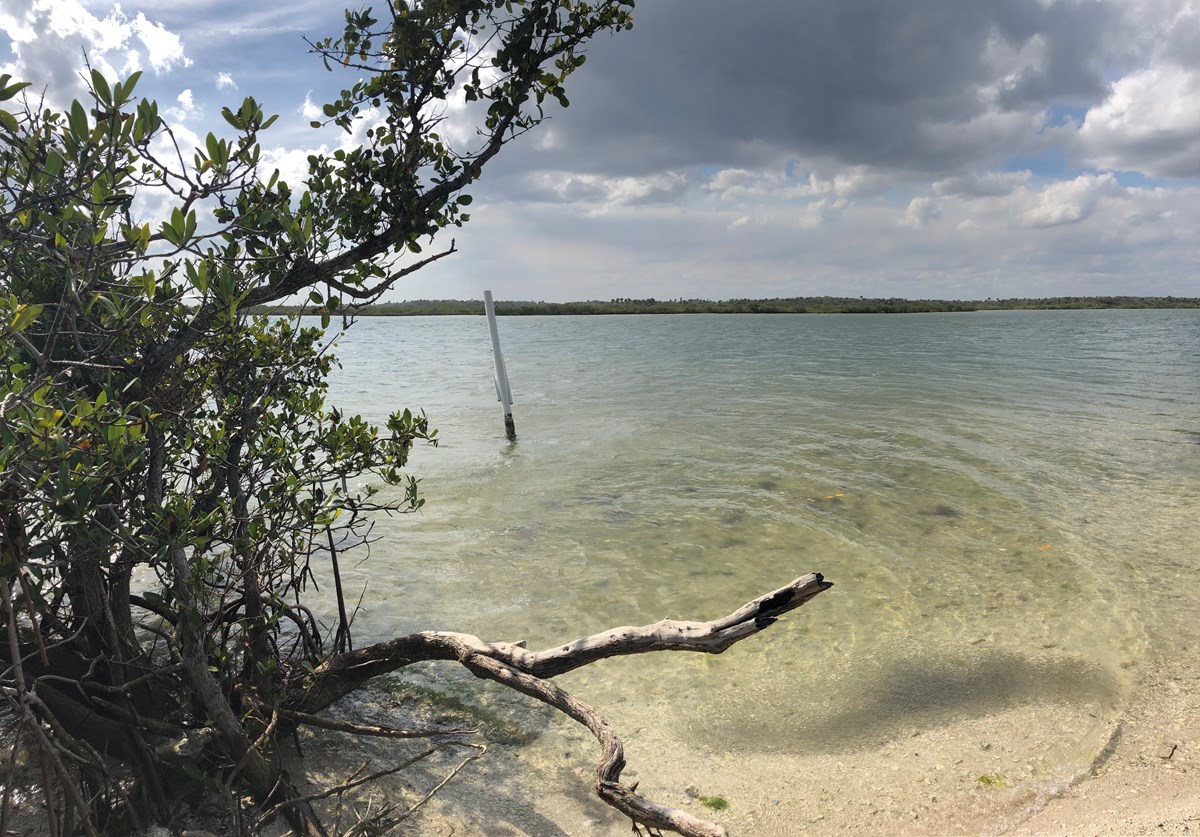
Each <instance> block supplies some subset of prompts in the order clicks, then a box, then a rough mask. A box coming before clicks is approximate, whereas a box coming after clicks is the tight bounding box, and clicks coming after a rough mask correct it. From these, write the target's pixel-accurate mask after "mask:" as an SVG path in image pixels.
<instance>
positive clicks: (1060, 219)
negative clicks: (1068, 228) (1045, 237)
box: [1019, 174, 1121, 227]
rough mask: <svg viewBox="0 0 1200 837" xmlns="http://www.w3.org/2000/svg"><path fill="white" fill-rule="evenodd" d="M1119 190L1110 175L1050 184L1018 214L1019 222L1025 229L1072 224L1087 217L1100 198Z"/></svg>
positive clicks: (1082, 177) (1082, 176)
mask: <svg viewBox="0 0 1200 837" xmlns="http://www.w3.org/2000/svg"><path fill="white" fill-rule="evenodd" d="M1120 191H1121V189H1120V187H1119V186H1118V185H1117V179H1116V178H1115V177H1113V176H1112V175H1111V174H1101V175H1093V174H1086V175H1080V176H1079V177H1077V178H1075V179H1074V180H1068V181H1063V182H1061V183H1051V184H1050V185H1048V186H1046V188H1044V189H1043V190H1042V191H1041V193H1040V194H1039V195H1038V197H1037V201H1036V203H1035V204H1034V205H1033V206H1031V207H1029V208H1028V209H1026V210H1025V211H1024V212H1022V213H1021V214H1020V216H1019V221H1020V223H1021V224H1023V225H1024V226H1027V227H1057V226H1060V225H1062V224H1076V223H1079V222H1080V221H1083V220H1084V219H1086V218H1089V217H1091V216H1092V214H1093V213H1095V212H1096V210H1097V208H1098V207H1099V206H1100V201H1101V199H1102V198H1103V197H1105V196H1106V195H1114V194H1118V193H1119V192H1120Z"/></svg>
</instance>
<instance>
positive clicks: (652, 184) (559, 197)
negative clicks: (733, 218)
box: [526, 171, 688, 209]
mask: <svg viewBox="0 0 1200 837" xmlns="http://www.w3.org/2000/svg"><path fill="white" fill-rule="evenodd" d="M526 182H527V185H528V186H529V187H530V188H531V189H532V191H533V196H534V197H535V199H540V200H546V199H549V200H553V201H559V202H564V203H587V204H594V205H597V206H595V207H594V208H598V209H603V208H604V207H608V206H633V205H638V204H651V203H673V202H675V201H677V200H678V199H680V198H681V197H682V196H683V195H684V193H685V192H687V189H688V179H687V177H686V176H684V175H683V174H680V173H678V172H664V173H662V174H656V175H651V176H648V177H603V176H601V175H594V174H567V173H565V172H547V171H543V172H536V173H534V174H532V175H530V176H529V177H528V178H527V181H526Z"/></svg>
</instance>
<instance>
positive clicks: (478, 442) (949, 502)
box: [331, 311, 1200, 833]
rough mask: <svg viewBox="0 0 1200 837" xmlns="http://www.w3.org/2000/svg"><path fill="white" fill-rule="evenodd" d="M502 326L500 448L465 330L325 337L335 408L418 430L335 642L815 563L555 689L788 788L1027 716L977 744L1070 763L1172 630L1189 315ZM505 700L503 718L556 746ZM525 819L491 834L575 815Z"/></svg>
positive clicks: (734, 597) (1192, 565) (633, 616)
mask: <svg viewBox="0 0 1200 837" xmlns="http://www.w3.org/2000/svg"><path fill="white" fill-rule="evenodd" d="M500 331H501V341H502V345H503V346H504V349H505V355H506V359H507V362H508V368H509V374H510V377H511V379H512V387H513V392H514V398H515V403H516V406H515V415H516V424H517V430H518V433H519V437H520V438H519V442H518V443H517V444H516V445H515V446H511V445H509V444H507V443H506V442H505V440H504V438H503V427H502V423H501V416H500V412H499V408H498V405H497V404H496V402H495V398H494V392H493V387H492V382H491V359H490V347H489V343H488V335H487V328H486V323H485V322H484V320H483V319H482V318H471V317H467V318H458V317H455V318H396V319H385V318H374V319H372V318H368V319H363V320H361V321H360V322H359V323H357V324H356V325H355V326H354V328H353V329H351V330H350V331H349V332H348V333H347V334H346V335H345V336H344V337H342V338H341V339H340V340H339V345H338V349H337V353H338V355H339V357H340V358H341V359H342V362H343V368H342V370H341V371H340V372H339V373H338V375H337V376H336V378H335V381H334V387H333V393H332V396H331V400H332V401H334V402H335V403H337V404H338V405H339V406H341V407H343V408H345V409H348V410H352V411H358V412H361V413H362V414H364V415H366V416H368V417H371V418H374V419H381V418H382V417H383V416H384V415H385V414H386V412H387V411H389V410H392V409H397V408H402V407H405V406H408V407H413V408H422V409H424V410H425V411H426V412H427V413H428V415H429V417H430V419H431V423H432V424H433V425H434V426H436V427H438V428H440V431H441V435H442V438H443V443H442V445H441V447H439V448H438V449H436V450H432V449H431V450H421V451H418V452H417V454H416V455H415V456H414V459H413V470H414V471H415V472H416V473H417V474H418V475H419V476H421V477H422V478H423V480H424V482H423V483H422V487H423V490H424V495H425V497H426V498H427V500H428V504H427V506H426V509H425V510H424V511H423V512H421V513H420V514H418V515H409V516H404V517H401V518H397V519H393V520H388V521H383V522H381V524H380V533H381V534H383V535H385V538H384V540H382V541H381V542H379V543H377V544H375V546H374V548H373V550H372V556H371V558H370V560H369V561H368V562H365V563H364V564H362V565H360V566H359V567H358V568H357V569H356V570H354V571H353V572H352V574H351V579H350V583H351V584H353V585H358V586H362V585H363V584H365V583H367V582H368V581H369V585H368V586H367V593H366V597H365V599H364V613H363V614H362V615H361V616H360V618H359V623H358V624H359V631H360V641H365V640H366V639H372V638H384V637H387V636H391V635H395V634H397V633H402V632H407V631H411V630H420V629H426V628H434V627H436V628H448V629H455V630H465V631H469V632H472V633H477V634H479V635H481V636H483V637H485V638H490V639H506V640H514V639H526V640H528V641H529V643H530V645H531V646H534V647H536V646H547V645H551V644H554V643H556V642H559V641H562V640H564V639H567V638H570V637H574V636H576V635H580V634H583V633H588V632H592V631H595V630H601V629H604V628H607V627H611V626H616V625H622V624H643V623H645V622H649V621H653V620H656V619H659V618H662V617H664V616H676V617H686V618H712V617H715V616H717V615H720V614H723V613H726V612H728V611H729V610H731V609H733V608H734V607H736V606H737V605H739V604H741V603H742V602H744V601H745V600H747V599H748V598H751V597H753V596H755V595H758V594H761V593H763V592H766V591H768V590H770V589H772V588H774V587H776V586H778V585H780V584H782V583H784V582H786V581H788V580H790V579H791V578H793V577H795V576H796V575H799V574H802V573H805V572H809V571H812V570H820V571H821V572H823V573H824V574H825V575H826V577H827V578H828V579H830V580H832V581H833V582H834V583H835V584H836V587H835V588H834V589H833V590H832V591H830V592H829V593H826V594H824V595H822V596H821V597H819V598H818V599H816V600H814V601H813V602H812V603H811V604H809V605H807V606H806V607H805V608H804V609H802V610H801V611H798V612H797V613H796V614H794V615H792V616H790V617H788V618H786V619H785V620H784V621H783V622H781V623H780V624H778V625H776V626H773V627H772V628H771V629H770V631H768V632H766V633H765V634H763V635H761V636H759V637H757V638H754V639H752V640H750V641H748V642H746V643H745V644H744V645H741V646H738V647H736V648H735V649H733V650H731V651H730V652H729V653H728V654H726V655H724V656H722V657H717V658H711V657H696V656H685V655H675V656H673V657H671V658H670V659H663V658H662V657H661V656H653V657H642V658H638V659H630V660H622V661H608V662H605V663H603V664H601V665H599V666H597V667H595V669H594V670H585V671H583V672H579V673H577V674H574V675H571V676H570V677H568V678H566V679H567V681H568V685H569V686H570V687H573V688H576V689H578V690H579V691H580V693H581V694H582V695H583V696H585V697H586V698H587V699H589V700H592V701H594V702H595V703H597V704H598V705H600V706H601V707H604V708H605V709H606V710H608V711H610V713H611V714H612V716H613V717H614V719H615V720H617V721H618V722H619V723H621V724H623V725H624V727H625V728H626V729H639V728H644V729H646V730H647V731H646V732H645V733H644V737H645V742H646V743H645V746H644V747H643V748H642V749H641V751H640V752H641V755H642V757H643V758H646V759H648V760H650V761H651V762H652V767H655V769H665V768H661V765H660V764H659V762H661V761H662V760H663V758H662V754H663V753H675V754H677V756H678V757H679V758H678V760H679V761H681V762H687V763H688V764H686V765H684V766H687V767H689V769H690V770H692V772H697V771H698V772H701V773H703V772H704V771H705V770H713V771H716V775H720V770H719V769H718V768H719V765H720V763H721V762H722V759H734V760H735V761H737V764H738V765H740V767H739V769H742V768H743V767H744V766H745V765H753V764H764V765H770V766H771V767H770V770H778V769H786V770H789V771H795V772H796V773H797V775H799V773H802V772H803V771H804V770H806V769H808V768H806V767H805V764H806V763H804V762H803V759H804V758H806V757H813V758H818V757H820V758H825V759H834V760H838V759H843V758H845V757H846V754H847V753H850V752H859V751H862V752H875V753H876V754H877V755H878V753H879V752H882V751H881V750H879V749H878V748H886V747H888V746H893V745H894V744H895V742H897V741H899V740H902V739H903V738H904V737H905V736H912V735H918V734H923V733H928V732H929V731H936V730H938V729H945V730H949V729H960V728H962V729H967V727H964V726H963V725H968V726H969V725H970V724H973V723H976V722H977V721H979V720H980V719H986V718H988V717H999V716H1001V715H1003V714H1004V713H1010V714H1011V713H1016V715H1020V713H1026V714H1028V713H1033V714H1030V715H1028V717H1029V718H1031V719H1032V721H1033V722H1034V723H1037V724H1042V722H1043V721H1044V722H1045V724H1046V725H1047V726H1048V727H1052V728H1040V729H1036V730H1029V731H1023V732H1022V733H1021V734H1022V735H1024V736H1026V737H1028V738H1029V744H1028V746H1023V747H1021V748H1018V747H1014V748H1012V752H1011V753H1010V754H1009V756H1001V755H1000V754H999V752H998V751H990V750H989V751H988V752H989V753H990V755H989V757H990V758H992V761H991V762H982V764H983V767H984V768H985V769H986V768H987V766H988V765H989V764H994V769H995V771H996V772H997V773H1003V774H1004V775H1005V776H1007V777H1010V780H1011V781H1019V782H1025V783H1036V782H1038V781H1041V780H1047V781H1048V780H1049V779H1051V778H1052V777H1055V776H1062V775H1065V774H1069V773H1071V771H1073V770H1077V769H1079V767H1080V766H1081V765H1086V764H1087V763H1088V762H1089V761H1090V760H1091V759H1092V758H1093V757H1094V756H1095V755H1096V753H1097V751H1098V749H1099V748H1101V747H1102V746H1103V745H1104V743H1105V741H1106V740H1107V739H1106V736H1107V735H1109V734H1110V732H1111V729H1112V724H1113V723H1115V721H1116V720H1118V719H1119V718H1120V715H1121V713H1122V711H1123V709H1124V707H1125V705H1126V704H1127V702H1128V700H1129V695H1130V690H1131V687H1132V684H1133V683H1134V682H1135V680H1136V677H1137V673H1138V672H1139V670H1140V667H1141V666H1142V665H1143V664H1144V663H1145V661H1146V660H1148V659H1150V658H1153V657H1155V655H1158V656H1160V657H1161V656H1163V655H1170V654H1172V653H1175V651H1176V650H1178V648H1180V647H1181V646H1180V645H1179V642H1180V638H1179V636H1178V627H1179V626H1180V625H1186V624H1194V623H1195V620H1196V617H1198V616H1200V614H1198V613H1197V610H1198V607H1197V603H1196V599H1195V597H1194V596H1192V595H1190V594H1189V593H1188V591H1189V590H1190V591H1192V592H1194V591H1195V589H1197V587H1196V584H1197V582H1200V569H1198V565H1200V559H1198V558H1197V556H1196V553H1195V550H1194V547H1193V545H1194V544H1195V543H1200V524H1198V523H1197V519H1198V515H1197V513H1196V511H1197V508H1198V507H1200V506H1198V502H1197V501H1198V500H1200V312H1196V311H1072V312H989V313H980V314H927V315H840V316H839V315H798V316H792V315H763V316H755V315H735V316H722V315H697V316H635V317H624V316H614V317H545V318H502V319H501V321H500ZM1164 613H1168V614H1170V615H1169V616H1164ZM431 683H432V681H430V683H426V684H425V686H424V688H437V687H436V686H435V685H431ZM401 687H402V684H401V685H398V686H397V688H401ZM463 688H464V689H465V688H466V686H465V685H464V686H463ZM472 699H476V698H472ZM492 699H495V700H499V701H501V702H502V703H503V702H504V701H506V700H508V699H507V698H486V700H492ZM478 700H481V701H482V700H485V698H478ZM513 712H514V717H516V716H517V715H519V714H520V713H519V708H518V705H516V704H514V706H513ZM1038 713H1042V714H1040V715H1039V714H1038ZM1016 715H1014V717H1016ZM1021 717H1025V716H1024V715H1022V716H1021ZM535 718H536V720H531V721H529V723H530V724H534V725H535V726H536V727H537V728H536V729H533V730H532V731H531V735H532V737H533V738H537V737H538V736H540V735H541V734H542V733H543V732H546V731H547V730H549V729H550V728H551V727H553V728H555V729H556V730H558V731H557V732H555V733H554V734H555V735H558V736H560V737H567V738H569V737H570V736H571V735H572V733H570V732H568V731H566V730H561V729H558V727H557V725H558V722H557V721H556V720H553V719H551V718H548V717H547V716H545V715H536V716H535ZM522 723H523V722H522ZM651 726H653V729H654V731H653V732H650V731H649V729H650V728H651ZM971 729H974V728H973V727H971ZM964 734H974V733H964ZM547 735H549V732H547ZM634 738H635V741H633V742H631V751H638V750H639V747H638V745H637V743H636V739H637V736H634ZM564 740H566V739H564ZM889 742H891V744H889ZM959 743H960V744H961V743H962V742H959ZM942 746H943V750H942V751H939V755H938V758H942V757H943V756H945V758H950V756H951V755H953V752H954V751H953V748H954V746H956V745H955V744H954V743H953V742H952V741H950V742H948V743H945V744H944V745H942ZM969 746H970V748H971V749H972V753H973V756H972V758H975V757H976V756H978V755H979V753H978V752H977V751H978V750H979V746H980V745H979V742H977V741H972V742H970V745H969ZM872 748H875V749H874V750H872ZM558 757H561V754H558ZM588 757H589V756H588V753H587V748H586V746H584V747H583V756H582V758H583V759H584V762H583V763H585V764H586V759H587V758H588ZM546 758H550V757H549V756H546ZM656 759H657V761H656ZM773 759H774V760H773ZM783 759H792V760H793V761H789V762H787V764H786V768H781V767H780V766H781V765H783V764H784V762H783V761H781V760H783ZM797 759H799V760H800V761H795V760H797ZM667 760H668V761H669V760H670V759H667ZM706 760H707V761H706ZM961 760H962V759H960V761H961ZM877 761H878V759H877ZM633 763H634V762H633V759H632V757H631V764H633ZM821 763H822V764H835V763H836V764H840V763H841V762H840V761H834V762H821ZM970 764H971V766H970V767H968V768H964V769H967V770H974V769H975V767H974V762H971V763H970ZM934 767H936V765H933V764H931V765H930V766H929V769H928V771H927V772H928V774H929V775H930V776H934V775H935V771H934ZM648 772H650V771H649V770H648ZM924 775H925V774H922V777H924ZM543 777H544V779H545V780H546V781H548V782H550V783H555V782H561V781H562V777H559V776H556V775H555V774H554V773H553V771H550V772H549V773H547V772H546V771H543ZM568 778H570V777H568ZM922 780H923V781H924V779H922ZM576 781H578V780H576ZM664 781H666V780H664ZM771 781H772V777H770V776H766V777H763V778H762V781H760V782H757V783H752V784H754V785H755V786H756V787H757V785H769V784H770V783H771ZM795 781H796V782H801V781H802V780H801V779H796V780H795ZM813 781H816V780H815V779H814V780H813ZM931 781H932V780H931ZM776 784H778V783H776ZM667 785H669V782H668V783H667ZM813 787H816V786H815V785H812V786H809V785H803V786H801V785H796V787H795V788H794V789H793V791H791V792H795V793H797V794H799V793H802V792H803V793H812V792H815V791H813V790H812V788H813ZM668 790H670V788H668ZM744 790H745V793H744V796H745V799H744V800H734V803H735V805H734V807H733V808H732V809H731V811H732V812H733V813H732V814H731V816H735V819H736V817H742V818H743V819H742V820H739V821H740V822H743V823H744V824H751V823H758V826H759V827H761V828H764V829H765V831H764V833H767V832H770V830H771V828H770V826H769V822H770V815H769V813H767V812H766V809H765V808H762V806H770V805H771V804H774V805H780V804H781V803H780V800H779V799H778V798H777V797H778V796H779V795H780V794H779V793H778V792H777V793H776V798H774V799H773V802H772V800H771V799H768V797H770V796H771V792H770V791H766V790H764V791H762V792H761V793H759V792H757V791H754V790H753V789H752V788H746V789H744ZM788 792H789V791H787V790H784V791H783V792H782V793H784V794H786V793H788ZM756 794H757V795H756ZM763 794H765V795H763ZM760 796H762V798H761V799H760V798H759V797H760ZM667 801H673V802H674V803H676V804H678V803H679V801H680V800H679V799H678V798H676V799H674V800H667ZM572 804H576V803H572ZM577 804H578V805H579V806H581V810H584V811H585V813H584V814H580V816H583V817H587V816H600V817H601V820H602V819H603V817H602V816H601V815H596V814H595V811H593V810H589V809H588V805H589V804H590V803H589V801H588V800H586V799H580V800H578V801H577ZM784 805H785V807H786V799H785V800H784ZM739 806H740V808H739ZM755 806H759V807H758V808H755ZM752 809H753V810H752ZM514 816H515V815H514ZM563 816H566V815H563ZM510 819H512V817H510ZM518 819H519V817H518ZM538 822H539V823H541V824H540V825H530V824H529V823H528V822H526V823H525V825H523V826H520V825H519V824H517V825H514V828H518V830H520V829H521V828H524V829H526V830H532V831H539V830H543V831H544V830H546V829H550V830H549V831H547V832H546V833H560V832H556V831H554V828H561V829H563V830H564V832H565V833H578V829H580V828H582V826H580V825H579V822H582V821H573V820H568V821H566V822H568V823H570V822H574V823H575V825H570V824H566V825H563V824H561V822H560V824H559V825H556V826H554V828H551V827H550V826H549V825H547V824H546V823H545V822H542V821H541V820H539V821H538ZM556 822H558V821H557V820H556Z"/></svg>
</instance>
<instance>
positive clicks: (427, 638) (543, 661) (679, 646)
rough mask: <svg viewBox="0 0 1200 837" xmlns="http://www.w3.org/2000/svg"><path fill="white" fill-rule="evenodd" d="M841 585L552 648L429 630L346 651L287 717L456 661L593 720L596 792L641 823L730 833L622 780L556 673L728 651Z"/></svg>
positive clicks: (778, 594)
mask: <svg viewBox="0 0 1200 837" xmlns="http://www.w3.org/2000/svg"><path fill="white" fill-rule="evenodd" d="M832 586H833V585H832V584H831V583H830V582H828V581H825V579H824V578H823V577H822V576H821V574H820V573H811V574H809V575H806V576H801V577H800V578H797V579H796V580H795V581H793V582H791V583H790V584H787V585H784V586H783V587H780V588H779V589H778V590H775V591H773V592H771V593H767V594H766V595H764V596H759V597H758V598H757V599H754V600H753V601H751V602H747V603H746V604H745V605H743V606H742V607H740V608H738V609H737V610H735V611H734V612H733V613H731V614H729V615H728V616H725V617H723V618H721V619H714V620H712V621H709V622H688V621H677V620H672V619H664V620H662V621H660V622H655V623H654V624H652V625H644V626H642V627H637V628H635V627H622V628H613V629H612V630H609V631H604V632H603V633H598V634H593V635H591V636H587V637H583V638H581V639H577V640H575V641H573V642H569V643H566V644H565V645H559V646H555V647H553V648H549V649H547V650H545V651H529V650H527V649H526V648H525V647H524V643H519V642H518V643H510V642H484V641H483V640H481V639H479V638H478V637H476V636H472V635H470V634H461V633H450V632H445V631H425V632H422V633H417V634H411V635H409V636H405V637H399V638H397V639H393V640H389V641H387V642H381V643H378V644H375V645H371V646H367V647H366V648H360V649H357V650H354V651H350V652H347V653H344V654H339V655H337V656H336V657H333V658H331V659H329V660H327V661H326V662H325V663H323V664H322V665H320V666H318V667H317V668H316V669H315V670H314V671H313V672H312V673H311V674H310V675H308V676H307V678H306V680H305V681H304V683H303V688H302V689H301V690H299V691H298V693H297V698H296V700H295V701H294V703H293V705H291V706H289V707H288V710H287V712H286V713H285V714H290V715H291V717H293V718H297V719H301V722H303V720H302V719H303V717H304V716H306V715H307V714H309V713H315V712H318V711H320V710H321V709H324V708H325V707H327V706H328V705H329V704H331V703H333V701H335V700H337V699H338V698H339V697H341V696H343V695H345V694H348V693H350V692H352V691H354V690H355V689H356V688H358V687H359V686H360V685H362V684H363V683H364V682H366V681H367V680H369V679H371V678H372V677H375V676H377V675H380V674H383V673H386V672H389V671H395V670H396V669H398V668H402V667H404V666H407V665H410V664H412V663H415V662H422V661H426V660H453V661H457V662H459V663H461V664H462V665H464V666H465V667H466V668H468V669H469V670H470V671H471V672H473V673H474V674H476V675H477V676H479V677H486V678H488V679H490V680H495V681H496V682H498V683H502V684H504V685H506V686H508V687H510V688H512V689H515V690H517V691H519V692H521V693H523V694H526V695H529V696H530V697H533V698H536V699H537V700H540V701H542V702H543V703H546V704H548V705H550V706H553V707H554V708H556V709H558V710H559V711H561V712H563V713H564V714H566V715H567V716H569V717H570V718H572V719H574V720H575V721H578V722H579V723H581V724H583V725H584V726H586V727H587V728H588V729H589V730H590V731H591V732H592V734H593V735H594V736H595V737H596V739H597V740H598V741H599V742H600V746H601V756H600V762H599V765H598V766H597V768H596V792H597V794H598V795H599V796H600V798H601V799H603V800H604V801H605V802H607V803H608V804H609V805H612V806H613V807H614V808H616V809H617V810H619V811H621V812H622V813H624V814H626V815H627V816H628V817H630V818H631V819H632V820H633V821H634V822H635V823H638V824H641V825H644V826H647V827H648V828H651V829H658V830H668V831H674V832H677V833H679V834H684V835H689V836H690V837H715V836H716V835H724V834H725V830H724V829H723V828H721V827H720V826H718V825H716V824H714V823H711V822H707V821H705V820H700V819H697V818H696V817H693V816H691V815H690V814H688V813H687V812H685V811H680V810H678V809H675V808H671V807H668V806H665V805H659V804H656V803H654V802H651V801H649V800H647V799H644V798H643V797H640V796H638V795H637V794H636V793H635V792H634V787H630V786H627V785H624V784H622V783H621V781H620V778H621V771H622V770H623V769H624V767H625V757H624V749H623V746H622V744H621V739H620V738H619V737H618V736H617V734H616V733H615V732H614V731H613V730H612V728H611V727H610V726H609V724H608V721H606V720H605V719H604V717H603V716H602V715H600V713H599V712H597V711H596V710H595V709H594V708H592V707H591V706H589V705H587V704H586V703H584V702H583V701H580V700H579V699H578V698H576V697H574V696H572V695H571V694H569V693H568V692H566V691H564V690H563V689H561V688H559V687H558V686H557V685H555V684H553V683H550V682H549V680H548V678H551V677H554V676H556V675H559V674H563V673H564V672H568V671H572V670H574V669H577V668H580V667H582V666H585V665H588V664H590V663H594V662H596V661H597V660H602V659H606V658H608V657H621V656H627V655H631V654H645V653H649V652H651V651H699V652H704V653H708V654H719V653H721V652H722V651H724V650H725V649H726V648H729V647H730V646H731V645H733V644H734V643H735V642H738V641H739V640H742V639H745V638H746V637H748V636H750V635H752V634H755V633H758V632H759V631H761V630H763V629H764V628H766V627H768V626H770V625H771V624H772V623H773V622H775V620H776V619H778V618H779V617H780V616H781V615H783V614H785V613H787V612H788V611H791V610H795V609H796V608H798V607H800V606H801V605H802V604H804V603H805V602H807V601H808V600H809V599H811V598H812V597H813V596H816V595H817V594H818V593H820V592H821V591H823V590H827V589H829V588H830V587H832Z"/></svg>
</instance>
